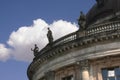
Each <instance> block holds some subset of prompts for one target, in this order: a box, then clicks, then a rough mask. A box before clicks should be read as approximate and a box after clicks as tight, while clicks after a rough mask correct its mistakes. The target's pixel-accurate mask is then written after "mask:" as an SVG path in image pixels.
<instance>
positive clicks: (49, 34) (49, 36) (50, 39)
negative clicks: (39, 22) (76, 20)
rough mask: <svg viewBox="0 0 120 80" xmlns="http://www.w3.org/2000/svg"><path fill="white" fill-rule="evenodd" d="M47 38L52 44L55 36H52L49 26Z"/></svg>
mask: <svg viewBox="0 0 120 80" xmlns="http://www.w3.org/2000/svg"><path fill="white" fill-rule="evenodd" d="M47 38H48V41H49V44H51V43H52V42H53V36H52V31H51V30H50V29H49V28H48V33H47Z"/></svg>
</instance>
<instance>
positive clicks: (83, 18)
mask: <svg viewBox="0 0 120 80" xmlns="http://www.w3.org/2000/svg"><path fill="white" fill-rule="evenodd" d="M78 25H79V28H80V29H81V30H84V29H85V28H86V16H85V15H84V14H83V12H82V11H81V12H80V17H79V19H78Z"/></svg>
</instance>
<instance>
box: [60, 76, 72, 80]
mask: <svg viewBox="0 0 120 80" xmlns="http://www.w3.org/2000/svg"><path fill="white" fill-rule="evenodd" d="M62 80H74V79H73V75H70V76H67V77H64V78H62Z"/></svg>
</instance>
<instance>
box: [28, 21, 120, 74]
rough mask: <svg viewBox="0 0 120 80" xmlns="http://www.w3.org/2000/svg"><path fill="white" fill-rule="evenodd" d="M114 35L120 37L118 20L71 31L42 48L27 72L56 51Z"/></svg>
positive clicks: (47, 59) (62, 51)
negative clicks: (83, 29)
mask: <svg viewBox="0 0 120 80" xmlns="http://www.w3.org/2000/svg"><path fill="white" fill-rule="evenodd" d="M115 36H116V37H120V21H114V22H108V23H103V24H98V25H94V26H91V27H89V28H88V29H86V30H85V31H76V32H73V33H71V34H69V35H66V36H64V37H62V38H60V39H58V40H56V41H54V42H53V43H52V45H47V46H46V47H45V48H43V49H42V50H41V51H40V52H39V53H38V54H37V55H36V57H35V58H34V60H33V62H32V63H31V64H30V66H29V69H28V73H29V72H32V71H35V70H37V68H36V67H38V66H40V65H42V64H43V63H44V62H47V61H49V59H51V57H52V59H53V58H55V55H57V54H58V53H64V52H65V51H67V50H70V49H72V48H75V47H76V46H84V45H82V44H86V43H87V42H89V44H90V43H94V41H97V40H98V39H100V40H101V39H103V38H106V39H108V38H111V37H112V38H113V39H114V37H115ZM73 43H74V44H73ZM87 45H88V44H87ZM29 70H30V71H29ZM32 73H34V72H32ZM32 73H31V74H32ZM29 76H30V73H29Z"/></svg>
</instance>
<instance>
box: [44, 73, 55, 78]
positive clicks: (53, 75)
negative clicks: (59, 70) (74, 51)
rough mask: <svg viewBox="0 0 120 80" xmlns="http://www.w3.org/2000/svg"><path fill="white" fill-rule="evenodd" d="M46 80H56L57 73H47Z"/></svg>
mask: <svg viewBox="0 0 120 80" xmlns="http://www.w3.org/2000/svg"><path fill="white" fill-rule="evenodd" d="M45 80H55V72H54V71H48V72H45Z"/></svg>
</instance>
